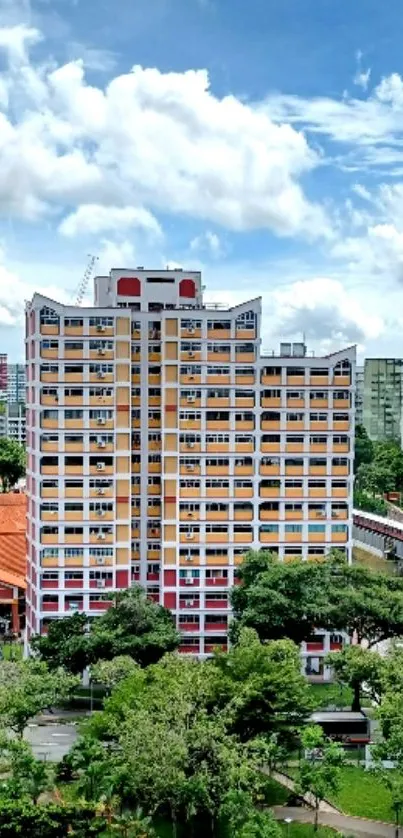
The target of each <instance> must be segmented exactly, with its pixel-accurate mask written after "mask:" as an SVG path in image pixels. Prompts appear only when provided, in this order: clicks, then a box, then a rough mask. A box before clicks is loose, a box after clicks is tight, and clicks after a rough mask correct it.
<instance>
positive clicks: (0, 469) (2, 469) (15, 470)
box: [0, 437, 25, 492]
mask: <svg viewBox="0 0 403 838" xmlns="http://www.w3.org/2000/svg"><path fill="white" fill-rule="evenodd" d="M24 474H25V451H24V448H23V446H22V445H20V444H19V442H16V441H15V440H14V439H8V437H1V438H0V480H1V485H2V489H3V492H9V491H10V490H11V489H12V488H13V487H14V486H15V484H16V483H18V480H20V478H21V477H23V476H24Z"/></svg>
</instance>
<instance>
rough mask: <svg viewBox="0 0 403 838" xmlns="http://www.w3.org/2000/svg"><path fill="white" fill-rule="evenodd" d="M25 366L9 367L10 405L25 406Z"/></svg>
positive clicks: (9, 365)
mask: <svg viewBox="0 0 403 838" xmlns="http://www.w3.org/2000/svg"><path fill="white" fill-rule="evenodd" d="M25 388H26V376H25V364H8V366H7V401H8V402H9V404H25V396H26V394H25Z"/></svg>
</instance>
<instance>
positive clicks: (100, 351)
mask: <svg viewBox="0 0 403 838" xmlns="http://www.w3.org/2000/svg"><path fill="white" fill-rule="evenodd" d="M98 355H105V349H102V348H101V347H100V348H99V349H98Z"/></svg>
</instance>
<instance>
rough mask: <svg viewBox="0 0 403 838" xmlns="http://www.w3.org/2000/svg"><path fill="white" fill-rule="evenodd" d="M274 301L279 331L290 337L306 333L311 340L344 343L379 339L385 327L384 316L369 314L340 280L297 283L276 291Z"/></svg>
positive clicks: (322, 279) (326, 279)
mask: <svg viewBox="0 0 403 838" xmlns="http://www.w3.org/2000/svg"><path fill="white" fill-rule="evenodd" d="M272 302H273V303H274V305H275V318H276V329H277V332H278V334H279V335H284V336H286V337H288V336H294V337H298V336H299V337H301V335H302V334H304V335H305V337H306V339H307V341H310V340H311V341H322V342H323V341H326V342H328V343H334V342H335V343H338V344H339V345H342V344H343V342H344V343H345V342H347V343H362V342H363V341H364V340H366V339H369V338H376V337H378V336H379V335H380V334H381V332H382V330H383V321H382V318H381V317H379V316H377V315H374V314H371V313H369V312H368V311H367V310H366V309H365V306H363V305H361V304H360V303H359V302H358V301H357V300H356V299H355V298H354V296H353V295H352V293H351V292H349V291H347V290H346V289H345V288H344V286H343V285H342V283H341V282H340V281H338V280H336V279H331V278H326V277H324V278H319V277H318V278H314V279H307V280H304V281H301V282H294V283H292V284H291V285H289V286H288V287H286V288H284V289H280V290H277V291H275V292H274V293H273V294H272Z"/></svg>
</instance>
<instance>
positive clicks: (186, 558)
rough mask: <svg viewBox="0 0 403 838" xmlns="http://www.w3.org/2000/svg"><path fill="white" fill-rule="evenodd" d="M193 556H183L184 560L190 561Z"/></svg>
mask: <svg viewBox="0 0 403 838" xmlns="http://www.w3.org/2000/svg"><path fill="white" fill-rule="evenodd" d="M192 561H193V556H185V562H192Z"/></svg>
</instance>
